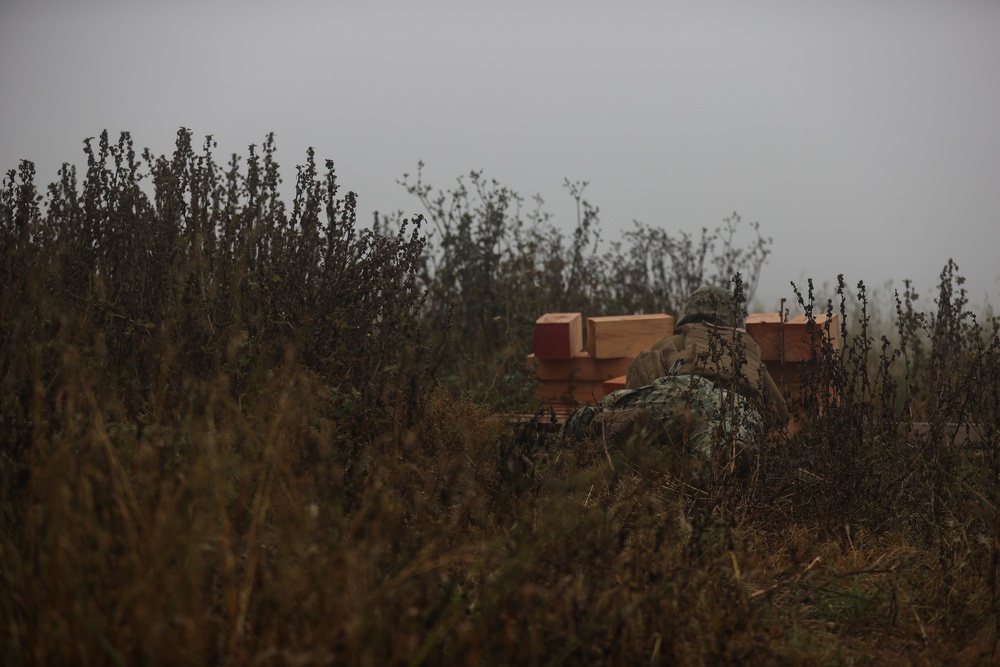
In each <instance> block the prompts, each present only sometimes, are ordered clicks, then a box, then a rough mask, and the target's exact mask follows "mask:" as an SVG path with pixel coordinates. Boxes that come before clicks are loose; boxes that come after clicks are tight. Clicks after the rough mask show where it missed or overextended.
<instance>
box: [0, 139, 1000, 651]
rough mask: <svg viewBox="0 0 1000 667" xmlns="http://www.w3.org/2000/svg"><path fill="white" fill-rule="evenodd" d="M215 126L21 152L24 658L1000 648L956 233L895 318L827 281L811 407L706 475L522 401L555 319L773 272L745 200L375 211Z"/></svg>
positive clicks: (808, 304)
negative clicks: (830, 320)
mask: <svg viewBox="0 0 1000 667" xmlns="http://www.w3.org/2000/svg"><path fill="white" fill-rule="evenodd" d="M212 146H213V144H212V141H211V139H208V140H206V142H205V144H204V146H203V147H202V148H196V147H194V146H192V143H191V136H190V133H188V132H187V131H185V130H182V131H180V132H179V133H178V137H177V144H176V151H175V152H174V154H173V155H172V156H169V157H155V156H152V155H149V154H148V153H143V154H141V155H137V154H136V153H135V151H134V150H133V146H132V141H131V138H130V137H128V136H127V135H123V136H122V137H121V139H120V140H119V141H118V142H117V143H113V142H110V141H109V139H108V137H107V135H106V134H105V135H104V136H102V137H101V138H100V139H99V140H96V141H92V142H88V143H87V148H86V159H87V164H86V168H85V170H83V171H82V173H81V174H80V177H79V179H78V174H77V172H76V171H75V169H73V168H69V167H67V168H65V169H64V171H63V172H62V173H61V174H60V180H59V181H58V182H56V183H53V184H52V185H50V186H48V188H47V189H41V188H40V187H39V186H37V185H36V184H35V182H34V181H35V175H34V173H33V167H32V166H31V164H30V163H27V162H26V163H22V164H21V165H20V167H19V169H17V170H15V171H11V172H8V173H7V175H6V177H5V179H4V182H3V187H2V192H0V250H2V253H0V286H2V294H0V348H2V356H0V453H2V458H0V657H2V660H3V661H4V663H5V664H46V665H51V664H232V665H244V664H247V665H249V664H276V665H277V664H350V665H385V664H414V665H416V664H428V665H451V664H460V665H465V664H470V665H540V664H607V665H637V664H654V665H656V664H691V665H701V664H710V665H716V664H782V665H784V664H802V665H813V664H877V665H882V664H905V665H911V664H954V663H965V664H977V663H979V664H982V663H988V662H996V661H997V660H998V659H1000V653H998V637H1000V635H998V630H1000V582H998V580H997V578H998V573H1000V505H998V501H1000V442H998V412H1000V334H998V326H1000V325H998V321H997V320H996V319H995V318H992V317H977V315H975V314H973V313H971V312H969V304H968V302H967V300H966V297H965V293H964V292H963V291H962V289H961V285H962V280H961V277H960V276H959V274H958V272H957V267H955V266H954V264H953V263H951V262H950V261H948V262H947V263H946V265H945V267H944V270H943V271H942V273H941V283H940V288H939V293H938V294H937V295H936V298H935V299H934V304H935V305H934V308H933V309H932V310H931V312H922V311H921V309H920V307H919V306H918V303H919V302H920V300H919V297H918V296H917V295H915V294H914V293H913V292H912V290H911V289H909V287H907V288H906V289H904V291H903V292H902V293H900V294H897V295H896V299H895V304H896V313H895V317H893V318H892V321H891V322H887V323H882V322H878V323H875V322H874V321H873V320H872V318H871V317H870V313H869V308H870V306H869V303H868V297H867V295H866V293H865V287H864V285H862V284H859V285H857V286H855V287H851V286H847V285H844V284H840V285H839V286H838V289H837V293H836V295H835V296H834V298H833V299H832V300H830V301H822V302H820V301H818V300H817V299H815V298H814V296H813V290H812V287H811V285H806V286H803V287H802V290H801V292H797V293H796V297H797V301H798V303H797V304H795V307H797V308H799V309H801V310H804V311H805V312H807V313H811V312H830V313H834V312H836V313H839V315H840V325H841V326H842V331H841V332H840V333H841V335H842V338H843V340H844V342H845V344H844V345H843V347H842V348H841V349H839V350H833V349H818V351H817V359H816V364H815V368H816V369H817V370H816V372H815V373H814V375H813V376H812V377H811V378H810V379H809V381H808V385H809V388H810V389H809V390H808V391H806V392H805V395H804V396H803V399H802V401H803V406H802V407H803V408H804V409H805V411H806V412H807V414H809V415H810V416H811V417H810V419H808V421H807V423H806V424H805V427H804V428H803V429H802V430H801V431H800V432H799V433H797V434H796V435H795V436H794V437H785V438H781V439H780V442H777V443H776V444H774V445H773V446H771V447H770V448H769V449H768V450H767V452H766V454H765V456H764V459H763V460H762V462H761V465H760V467H759V469H758V470H757V473H756V474H755V475H754V476H753V477H752V478H751V479H750V481H749V482H747V483H745V484H741V485H735V484H730V483H728V482H726V483H720V484H718V485H716V486H715V487H713V488H711V489H709V492H708V493H705V494H696V493H693V492H692V491H690V490H689V489H687V487H685V486H684V485H683V484H681V483H679V482H678V480H677V478H676V477H675V476H674V475H672V474H671V471H670V470H669V469H668V468H667V466H666V464H665V461H666V458H667V457H666V456H665V455H664V452H662V451H659V450H658V449H657V448H656V447H655V446H651V445H647V444H643V443H642V442H634V441H633V442H630V443H628V444H626V445H625V446H624V447H622V448H620V449H607V448H605V447H604V446H603V444H602V443H595V442H590V441H586V440H574V439H568V438H563V437H561V436H560V435H559V433H558V432H557V430H555V429H553V428H551V427H550V425H548V424H546V423H545V422H546V419H545V417H544V415H540V416H539V417H538V418H537V419H535V420H530V421H523V420H522V421H517V420H515V419H513V418H512V417H511V415H512V414H521V413H526V412H527V413H531V412H532V411H533V410H534V408H535V405H534V404H533V403H532V398H531V396H532V389H533V384H532V378H531V377H530V376H529V375H528V374H527V372H526V371H525V369H524V357H525V355H526V354H527V353H528V352H529V351H530V344H531V330H532V324H533V322H534V319H535V318H536V317H537V316H538V315H539V314H541V313H543V312H558V311H563V312H565V311H573V312H576V311H579V312H583V313H585V315H586V316H591V315H601V314H618V313H630V312H661V311H665V312H671V313H676V311H677V309H678V307H679V305H680V303H681V302H682V300H683V298H684V297H685V296H686V295H687V294H688V293H689V292H690V291H692V290H693V289H694V288H695V287H697V286H699V285H701V284H703V283H716V284H723V285H725V284H727V283H728V282H729V281H730V280H731V279H733V278H734V277H736V276H737V274H739V279H740V280H742V281H743V285H744V288H745V289H746V291H747V292H748V294H751V295H752V292H753V287H754V286H755V284H756V278H757V276H758V275H759V274H760V271H761V269H762V267H763V265H764V264H765V262H766V259H767V256H768V253H769V252H770V241H769V240H768V239H767V238H765V237H763V236H761V235H760V232H759V229H758V228H757V226H756V225H747V224H746V223H744V222H742V221H741V220H740V218H739V216H738V215H735V214H734V215H733V216H732V217H730V218H728V219H726V220H725V221H723V225H722V226H720V227H719V228H718V229H716V230H714V231H710V230H702V231H701V232H700V236H692V235H686V234H681V235H672V233H670V232H666V231H664V230H662V229H658V228H654V227H647V226H643V225H636V227H635V228H634V229H633V230H632V231H631V232H629V233H628V234H626V235H625V236H624V237H623V238H622V239H621V240H620V241H618V242H616V243H613V244H610V245H609V246H608V249H606V250H605V249H602V246H599V245H598V243H597V241H598V239H599V235H600V224H599V219H598V211H597V209H595V208H594V207H592V206H591V205H589V204H588V203H587V202H586V200H584V198H583V188H584V184H572V183H567V187H568V190H569V194H570V196H572V197H574V198H575V199H576V202H577V204H578V208H579V217H578V220H577V224H576V227H575V230H574V231H573V232H572V233H571V234H568V235H565V234H563V233H562V232H560V231H559V229H558V228H557V227H555V226H554V225H553V224H552V223H551V221H550V220H549V218H548V216H547V215H546V214H545V213H544V208H543V206H542V204H541V202H540V201H536V202H534V203H532V204H526V203H525V202H524V201H523V200H522V199H521V198H519V197H518V196H517V195H516V193H513V192H510V191H509V190H507V189H506V188H504V187H503V186H501V185H499V184H497V183H493V182H490V181H488V180H487V179H485V178H484V177H483V176H482V175H481V174H478V173H473V174H470V175H469V176H468V177H466V178H464V179H461V180H460V181H459V183H458V185H457V186H456V187H455V188H454V189H452V190H450V191H448V192H444V193H439V192H436V191H435V190H434V189H432V188H431V187H430V186H429V185H427V184H425V183H424V182H423V181H422V180H421V176H420V174H417V175H416V176H415V180H412V181H410V180H407V181H405V182H404V185H405V186H406V187H408V188H409V189H410V191H411V192H412V193H413V195H414V198H415V199H414V201H415V203H419V204H420V205H422V206H423V209H424V215H422V216H415V217H413V218H409V219H405V218H403V217H401V216H395V217H389V218H377V219H376V220H375V221H374V222H373V224H369V225H359V224H358V223H357V220H356V216H355V200H354V195H353V194H350V193H347V194H343V193H341V192H340V191H339V190H338V187H337V181H336V177H335V174H334V171H333V166H332V165H330V164H327V165H326V167H325V168H321V167H319V166H318V165H317V164H316V163H315V161H314V159H313V155H312V152H311V151H310V152H309V154H308V155H307V159H306V162H305V164H304V165H302V166H300V167H299V168H298V169H297V171H296V172H295V177H294V178H295V185H296V187H295V193H296V194H295V196H294V199H293V201H291V202H286V201H282V198H281V197H280V196H279V194H278V193H279V186H280V178H281V177H280V174H279V169H278V165H277V164H276V162H275V159H274V155H275V153H274V145H273V142H272V140H271V139H270V138H269V139H268V140H267V141H266V142H265V143H264V144H263V146H261V147H259V148H251V150H250V152H249V155H248V156H247V157H246V158H245V159H240V158H236V157H234V158H233V159H232V160H231V161H229V162H228V163H226V164H219V163H217V162H216V161H215V158H214V156H213V155H212ZM748 227H749V232H750V238H751V240H750V241H749V242H748V243H747V244H746V245H741V244H740V242H739V241H738V239H740V238H742V236H741V235H742V234H744V233H745V232H746V231H747V229H748ZM880 328H884V329H885V330H884V331H883V330H879V329H880ZM830 387H832V388H833V391H829V390H828V389H829V388H830ZM914 423H920V424H924V426H921V427H919V428H916V429H914V428H913V427H912V425H913V424H914ZM968 423H972V424H976V425H977V427H976V433H978V434H979V435H978V437H977V438H976V439H975V442H972V443H970V442H966V441H965V440H964V439H963V438H956V437H955V428H954V426H953V425H955V424H968Z"/></svg>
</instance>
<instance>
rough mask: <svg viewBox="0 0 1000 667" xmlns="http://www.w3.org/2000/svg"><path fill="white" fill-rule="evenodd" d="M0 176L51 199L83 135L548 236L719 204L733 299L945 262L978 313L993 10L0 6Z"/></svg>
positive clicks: (995, 173) (984, 247)
mask: <svg viewBox="0 0 1000 667" xmlns="http://www.w3.org/2000/svg"><path fill="white" fill-rule="evenodd" d="M0 7H2V9H0V118H2V123H0V169H2V170H3V171H6V170H8V169H10V168H13V167H15V166H16V165H17V163H18V161H19V160H20V159H21V158H29V159H31V160H33V161H34V162H35V163H36V165H37V166H38V170H39V180H40V181H42V182H44V183H48V182H49V181H52V180H54V179H55V177H56V171H57V169H58V167H59V164H61V163H62V162H64V161H67V162H72V163H74V164H77V165H78V166H79V165H82V164H83V162H84V156H83V153H82V150H81V149H82V140H83V139H84V138H86V137H90V136H94V135H97V134H99V133H100V131H101V130H102V129H105V128H106V129H108V130H109V131H110V132H111V133H112V136H113V137H117V134H118V132H119V131H121V130H129V131H131V132H132V135H133V138H134V139H135V142H136V144H138V145H139V146H148V147H149V148H151V149H153V151H154V152H156V153H169V152H170V151H171V149H172V145H173V141H174V137H175V134H176V131H177V129H178V128H179V127H181V126H185V127H189V128H191V129H192V130H193V131H194V133H195V136H196V137H203V136H204V135H206V134H213V135H215V137H216V139H217V141H218V143H219V148H218V153H217V155H218V156H219V157H220V158H225V157H226V156H228V154H230V153H232V152H238V153H240V154H241V155H245V154H246V147H247V145H248V144H251V143H257V144H259V143H261V141H262V140H263V138H264V137H265V136H266V134H267V133H268V132H269V131H274V132H275V133H276V139H277V146H278V156H277V159H278V162H279V163H280V164H281V165H282V167H283V172H284V175H285V178H286V182H288V181H289V180H291V179H293V177H294V173H295V172H294V167H295V165H296V164H299V163H301V162H302V161H303V160H304V158H305V149H306V147H307V146H310V145H311V146H313V147H315V149H316V152H317V157H318V158H320V159H321V160H322V159H324V158H331V159H333V160H334V161H335V162H336V165H337V171H338V173H339V175H340V181H341V185H342V186H343V187H345V188H348V189H351V190H354V191H356V192H357V193H359V197H360V201H359V214H360V216H362V222H364V223H367V222H369V221H370V219H371V212H372V211H374V210H379V211H383V212H385V211H395V210H399V209H402V210H404V211H405V212H407V213H416V212H418V211H419V209H418V205H417V202H416V201H415V200H414V199H412V198H411V197H410V196H408V195H406V194H405V192H404V191H403V189H402V188H401V187H400V186H399V185H398V184H397V183H396V181H397V180H398V179H399V178H400V177H401V175H402V174H403V173H404V172H413V171H415V168H416V164H417V161H418V160H423V161H424V162H425V163H426V168H425V176H426V178H427V180H429V181H430V182H431V183H432V184H434V185H435V186H436V187H439V188H448V187H451V186H452V185H453V184H454V181H455V178H456V177H458V176H460V175H462V174H465V173H467V172H468V171H470V170H472V169H482V170H484V172H485V174H486V175H487V176H490V177H493V178H496V179H497V180H499V181H500V182H501V183H503V184H505V185H509V186H510V187H512V188H513V189H515V190H516V191H518V192H519V193H520V194H522V195H524V196H525V197H530V196H531V195H534V194H535V193H538V194H541V195H542V196H543V197H544V198H545V200H546V202H547V209H548V210H549V211H550V212H551V213H553V214H554V215H555V222H556V223H557V224H560V226H564V227H565V228H566V229H569V228H570V226H571V225H572V224H573V223H574V221H575V209H574V207H573V204H572V200H570V198H569V197H568V195H567V194H566V193H565V190H564V189H563V187H562V183H563V180H564V179H566V178H568V179H570V180H572V181H577V180H580V181H583V180H585V181H589V182H590V185H589V187H588V188H587V190H586V193H585V195H586V197H587V198H588V199H589V200H590V201H591V202H592V203H593V204H595V205H596V206H598V207H599V208H600V210H601V219H602V223H603V224H602V228H603V230H604V236H605V237H606V238H613V237H615V236H616V235H617V234H618V233H619V232H620V230H622V229H626V228H629V227H630V226H631V222H632V220H640V221H642V222H644V223H648V224H651V225H656V226H661V227H664V228H666V229H668V230H677V231H679V230H688V231H691V232H693V233H697V232H698V230H700V229H701V227H703V226H709V227H712V226H715V225H717V224H719V223H720V222H721V220H722V218H724V217H725V216H727V215H728V214H729V213H731V212H732V211H734V210H735V211H739V213H740V214H741V215H742V216H743V218H744V220H748V221H750V220H753V221H758V222H760V224H761V228H762V231H763V232H764V234H766V235H770V236H773V237H774V245H773V250H774V255H773V256H772V258H771V260H770V262H769V264H768V265H767V267H766V268H765V270H764V275H763V277H762V281H761V287H760V289H759V291H758V297H759V302H760V305H762V306H763V307H765V308H766V309H776V307H777V301H778V299H779V298H780V297H781V296H788V297H790V296H791V293H790V289H789V287H788V283H789V281H792V280H794V281H796V282H799V281H802V280H803V279H804V278H806V277H812V278H813V279H814V280H815V281H816V282H817V283H818V284H822V283H824V282H826V283H833V282H834V281H835V280H836V276H837V274H838V273H843V274H845V277H846V278H847V280H848V282H849V284H851V285H853V284H854V283H856V282H857V281H858V280H864V281H865V282H866V283H867V284H868V285H869V286H870V288H879V289H881V288H882V287H883V285H885V283H886V282H887V281H890V280H892V281H894V284H895V285H897V286H898V285H900V284H901V281H902V279H903V278H912V279H914V280H915V281H916V283H917V285H918V286H919V287H920V288H921V290H920V291H921V293H922V294H923V295H924V296H927V297H930V296H931V287H932V286H933V285H934V284H935V282H936V278H937V275H938V273H939V272H940V270H941V268H942V267H943V265H944V264H945V262H946V261H947V260H948V259H949V258H954V259H955V260H956V261H957V262H958V264H959V266H960V268H961V273H962V274H964V275H965V276H966V277H967V278H968V279H969V283H968V287H969V289H970V292H971V295H972V297H973V301H974V302H982V301H983V300H984V299H986V298H988V300H989V301H990V302H991V303H992V304H994V305H996V304H1000V252H998V245H1000V244H998V241H1000V224H998V223H1000V2H996V1H995V0H981V1H974V0H970V1H965V0H953V1H949V2H922V1H920V0H905V1H902V0H901V1H893V2H875V1H865V2H850V1H838V2H825V3H820V2H799V1H788V2H781V1H778V0H765V1H761V2H735V1H733V2H712V1H708V0H706V1H701V2H669V1H666V2H634V1H629V0H618V1H617V2H614V3H612V2H587V1H576V2H568V1H562V0H557V1H553V2H541V1H536V2H523V1H520V0H507V1H505V2H496V1H494V2H471V1H468V0H467V1H464V2H458V1H449V0H426V1H425V2H391V1H385V2H380V1H378V0H363V1H362V0H333V1H331V2H312V1H308V0H281V1H280V2H265V1H263V0H256V1H254V0H244V1H240V0H202V1H200V2H189V1H188V0H180V1H174V2H145V1H142V0H138V1H135V0H133V1H129V2H124V1H116V0H107V1H96V0H95V1H88V0H75V1H72V2H71V1H68V0H66V1H59V0H0Z"/></svg>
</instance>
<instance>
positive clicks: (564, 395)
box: [535, 380, 604, 403]
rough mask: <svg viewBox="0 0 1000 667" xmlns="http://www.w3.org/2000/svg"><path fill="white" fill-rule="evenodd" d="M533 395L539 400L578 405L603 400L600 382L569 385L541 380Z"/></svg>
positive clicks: (559, 381) (602, 388)
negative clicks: (572, 401) (572, 402)
mask: <svg viewBox="0 0 1000 667" xmlns="http://www.w3.org/2000/svg"><path fill="white" fill-rule="evenodd" d="M535 395H536V396H537V397H538V398H539V399H564V400H566V401H570V400H575V401H578V402H580V403H596V402H597V401H599V400H601V399H602V398H604V383H603V382H601V381H600V380H588V381H580V382H571V383H567V382H563V381H561V380H543V381H542V383H541V384H540V385H539V386H538V388H537V389H535Z"/></svg>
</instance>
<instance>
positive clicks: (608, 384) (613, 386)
mask: <svg viewBox="0 0 1000 667" xmlns="http://www.w3.org/2000/svg"><path fill="white" fill-rule="evenodd" d="M627 377H628V376H627V375H621V376H619V377H616V378H611V379H610V380H605V381H604V395H605V396H607V395H608V394H610V393H611V392H613V391H618V390H619V389H624V388H625V380H626V378H627Z"/></svg>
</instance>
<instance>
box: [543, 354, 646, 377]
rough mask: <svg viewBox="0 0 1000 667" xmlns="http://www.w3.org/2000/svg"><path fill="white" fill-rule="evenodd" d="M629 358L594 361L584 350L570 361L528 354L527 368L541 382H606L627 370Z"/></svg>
mask: <svg viewBox="0 0 1000 667" xmlns="http://www.w3.org/2000/svg"><path fill="white" fill-rule="evenodd" d="M631 361H632V359H631V357H622V358H616V359H594V358H593V357H591V356H590V353H588V352H587V351H586V350H580V351H579V352H577V353H576V354H574V355H573V358H572V359H539V358H538V356H537V355H534V354H529V355H528V359H527V366H528V369H529V370H532V371H534V372H535V374H536V375H538V377H539V378H540V379H542V380H562V381H565V382H569V381H571V380H576V381H580V380H602V381H603V380H607V379H609V378H613V377H617V376H619V375H622V374H623V373H625V371H627V370H628V365H629V362H631Z"/></svg>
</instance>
